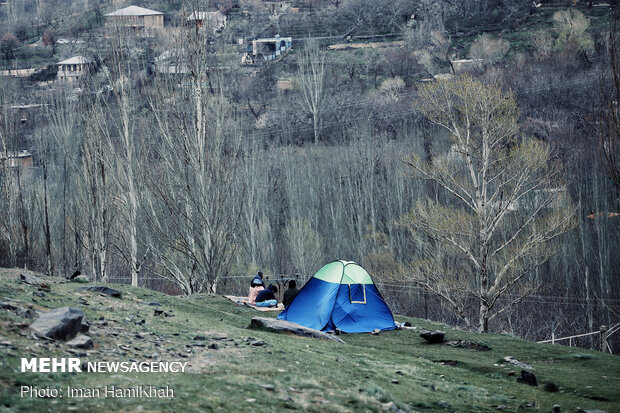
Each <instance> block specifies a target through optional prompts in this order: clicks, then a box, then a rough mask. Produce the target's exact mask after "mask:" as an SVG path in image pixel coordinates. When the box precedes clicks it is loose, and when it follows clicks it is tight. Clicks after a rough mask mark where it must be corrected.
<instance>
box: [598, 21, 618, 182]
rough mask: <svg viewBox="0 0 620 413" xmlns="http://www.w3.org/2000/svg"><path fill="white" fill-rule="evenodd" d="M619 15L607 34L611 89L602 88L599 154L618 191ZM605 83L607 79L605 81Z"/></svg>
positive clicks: (604, 85)
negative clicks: (601, 155)
mask: <svg viewBox="0 0 620 413" xmlns="http://www.w3.org/2000/svg"><path fill="white" fill-rule="evenodd" d="M619 16H620V15H619V14H617V13H616V14H615V16H614V19H613V21H612V25H611V30H610V32H609V43H608V47H609V76H610V79H609V80H608V81H609V82H610V85H611V87H608V86H607V85H606V84H605V83H604V84H603V87H602V93H603V105H604V106H603V108H602V111H601V118H602V121H603V122H602V123H601V125H602V128H601V137H600V139H601V152H602V154H603V158H604V161H605V164H606V166H607V170H608V171H609V175H610V177H611V179H612V180H613V182H614V184H615V185H616V187H617V188H619V189H620V103H619V102H620V17H619ZM606 81H607V79H606Z"/></svg>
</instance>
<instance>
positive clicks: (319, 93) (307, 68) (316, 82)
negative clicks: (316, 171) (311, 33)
mask: <svg viewBox="0 0 620 413" xmlns="http://www.w3.org/2000/svg"><path fill="white" fill-rule="evenodd" d="M298 63H299V69H298V72H297V80H298V82H299V85H300V89H301V93H302V104H303V107H304V109H305V110H306V111H307V112H308V113H310V116H311V117H312V130H313V131H314V143H315V144H316V143H319V138H320V134H321V126H322V117H321V116H322V114H323V103H324V100H325V56H324V55H323V53H321V51H320V49H319V45H318V43H316V42H310V43H308V44H307V45H306V48H305V49H304V50H303V51H302V53H301V54H300V55H299V62H298Z"/></svg>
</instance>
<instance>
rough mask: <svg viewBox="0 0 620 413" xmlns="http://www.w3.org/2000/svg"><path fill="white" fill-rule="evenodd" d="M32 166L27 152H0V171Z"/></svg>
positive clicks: (29, 154)
mask: <svg viewBox="0 0 620 413" xmlns="http://www.w3.org/2000/svg"><path fill="white" fill-rule="evenodd" d="M33 164H34V160H33V157H32V154H31V153H30V152H28V151H27V150H22V151H16V152H10V151H9V152H7V153H4V152H0V170H2V169H4V168H18V167H23V168H30V167H32V166H33Z"/></svg>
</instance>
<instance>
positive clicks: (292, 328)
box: [250, 317, 344, 343]
mask: <svg viewBox="0 0 620 413" xmlns="http://www.w3.org/2000/svg"><path fill="white" fill-rule="evenodd" d="M250 328H265V329H267V330H272V331H280V332H289V333H294V334H297V335H298V336H302V337H311V338H319V339H324V340H334V341H338V342H340V343H344V341H342V340H341V339H340V338H339V337H336V336H334V335H331V334H327V333H324V332H322V331H319V330H315V329H312V328H308V327H304V326H301V325H299V324H297V323H293V322H291V321H285V320H277V319H275V318H265V317H254V318H253V319H252V321H251V322H250Z"/></svg>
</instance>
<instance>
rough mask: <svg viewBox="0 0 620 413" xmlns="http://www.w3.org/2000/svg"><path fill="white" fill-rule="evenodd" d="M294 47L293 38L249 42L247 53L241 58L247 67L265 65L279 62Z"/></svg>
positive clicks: (272, 38)
mask: <svg viewBox="0 0 620 413" xmlns="http://www.w3.org/2000/svg"><path fill="white" fill-rule="evenodd" d="M292 45H293V38H292V37H280V36H279V35H276V36H275V37H271V38H265V39H255V40H250V41H249V42H248V47H247V49H246V52H245V53H244V55H243V56H242V57H241V63H243V64H246V65H257V64H263V63H265V62H268V61H271V60H277V59H279V58H280V56H282V55H283V54H284V53H286V51H288V49H290V48H291V46H292Z"/></svg>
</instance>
